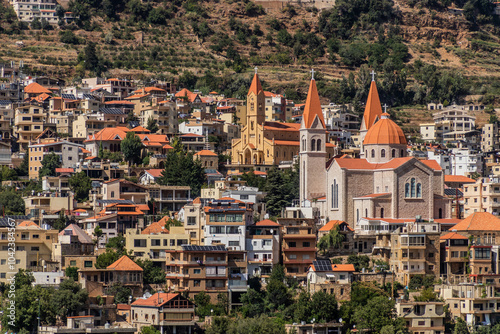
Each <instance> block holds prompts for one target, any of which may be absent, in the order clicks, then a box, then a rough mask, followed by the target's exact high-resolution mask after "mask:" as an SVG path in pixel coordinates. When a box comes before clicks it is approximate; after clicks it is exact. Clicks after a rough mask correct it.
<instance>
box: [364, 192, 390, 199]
mask: <svg viewBox="0 0 500 334" xmlns="http://www.w3.org/2000/svg"><path fill="white" fill-rule="evenodd" d="M390 194H391V193H381V194H370V195H364V196H359V197H357V198H376V197H382V196H386V195H390Z"/></svg>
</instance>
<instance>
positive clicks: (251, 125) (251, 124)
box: [250, 121, 253, 130]
mask: <svg viewBox="0 0 500 334" xmlns="http://www.w3.org/2000/svg"><path fill="white" fill-rule="evenodd" d="M250 129H251V130H253V121H251V122H250Z"/></svg>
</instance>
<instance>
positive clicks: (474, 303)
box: [435, 283, 500, 326]
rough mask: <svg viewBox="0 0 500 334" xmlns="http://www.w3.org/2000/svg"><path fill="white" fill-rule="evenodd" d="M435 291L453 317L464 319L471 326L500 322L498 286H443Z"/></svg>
mask: <svg viewBox="0 0 500 334" xmlns="http://www.w3.org/2000/svg"><path fill="white" fill-rule="evenodd" d="M435 289H436V290H438V291H439V297H440V298H443V299H444V300H445V302H446V303H447V304H448V305H449V311H450V313H451V316H452V317H453V318H455V317H459V318H462V319H464V320H465V321H466V322H467V324H468V325H469V326H475V325H490V324H492V323H493V324H495V323H497V322H498V321H499V320H500V288H499V287H498V286H496V285H483V284H474V283H469V284H464V283H462V284H442V285H437V286H435Z"/></svg>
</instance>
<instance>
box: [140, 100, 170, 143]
mask: <svg viewBox="0 0 500 334" xmlns="http://www.w3.org/2000/svg"><path fill="white" fill-rule="evenodd" d="M150 118H152V119H155V120H156V125H158V131H157V132H156V133H159V134H162V135H166V134H175V133H177V132H178V130H179V123H178V120H177V112H176V110H175V103H173V102H168V101H161V102H159V103H158V105H156V106H146V107H143V108H141V110H140V116H139V119H140V121H141V125H142V126H143V127H147V126H148V121H149V119H150Z"/></svg>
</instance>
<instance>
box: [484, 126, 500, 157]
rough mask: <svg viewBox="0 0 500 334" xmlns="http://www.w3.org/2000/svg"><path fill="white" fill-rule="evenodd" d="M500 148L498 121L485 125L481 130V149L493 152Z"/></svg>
mask: <svg viewBox="0 0 500 334" xmlns="http://www.w3.org/2000/svg"><path fill="white" fill-rule="evenodd" d="M498 150H500V141H499V132H498V123H493V124H491V123H488V124H485V125H483V128H482V130H481V151H482V152H491V151H498Z"/></svg>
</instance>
